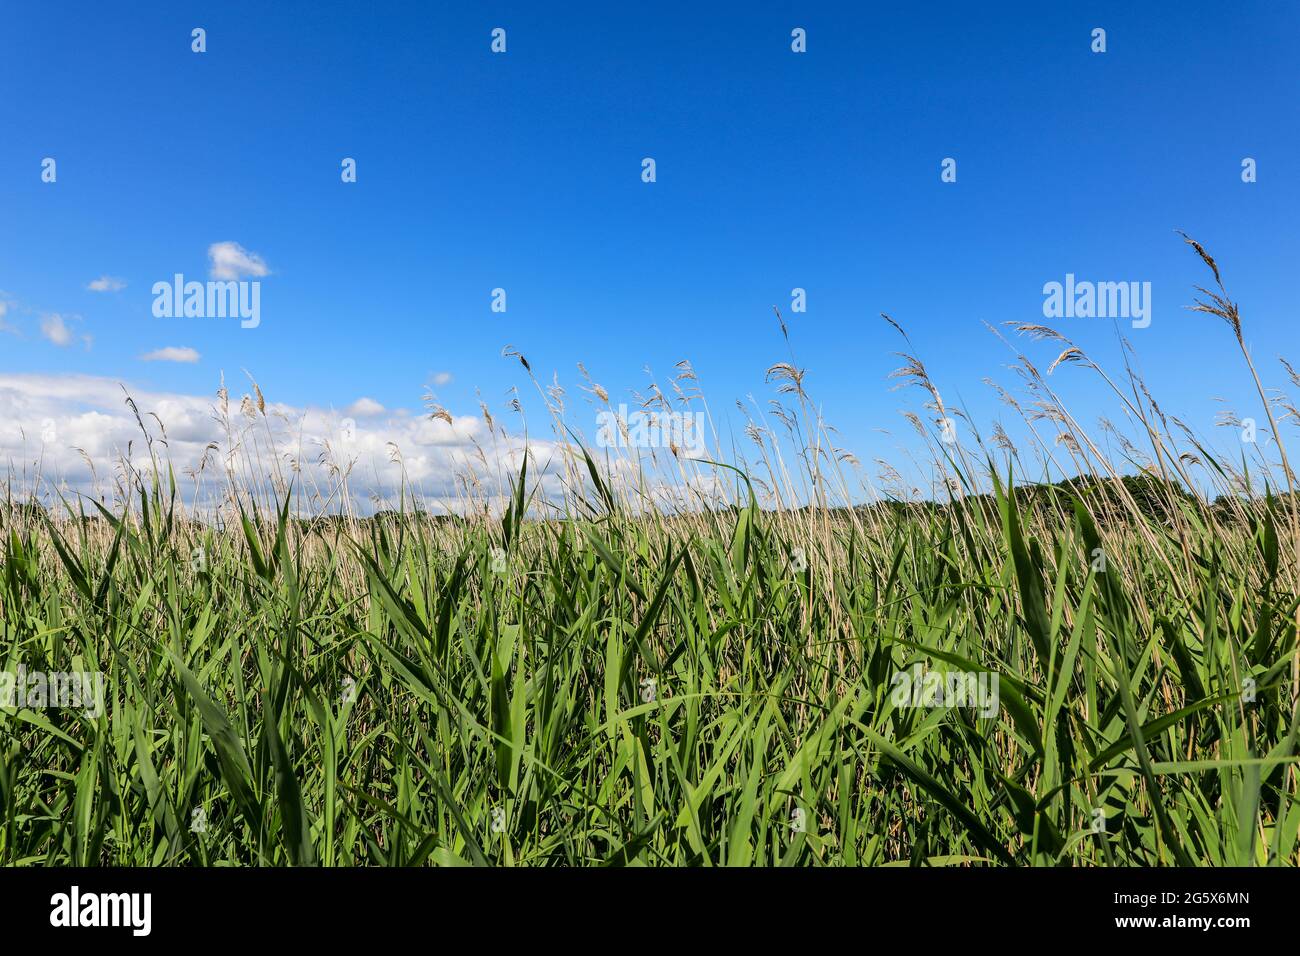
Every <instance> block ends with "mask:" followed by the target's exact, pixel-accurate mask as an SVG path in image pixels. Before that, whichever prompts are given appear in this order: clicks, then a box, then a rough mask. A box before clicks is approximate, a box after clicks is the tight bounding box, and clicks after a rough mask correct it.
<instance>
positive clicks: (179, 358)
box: [140, 345, 199, 363]
mask: <svg viewBox="0 0 1300 956" xmlns="http://www.w3.org/2000/svg"><path fill="white" fill-rule="evenodd" d="M198 360H199V353H198V352H197V351H196V350H194V349H192V348H189V347H188V346H176V345H169V346H167V347H166V348H162V349H154V350H153V351H152V352H146V353H145V354H144V355H141V356H140V361H141V362H189V363H194V362H197V361H198Z"/></svg>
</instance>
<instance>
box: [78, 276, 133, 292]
mask: <svg viewBox="0 0 1300 956" xmlns="http://www.w3.org/2000/svg"><path fill="white" fill-rule="evenodd" d="M86 288H87V289H89V290H90V291H91V292H121V291H122V290H123V289H125V288H126V280H125V279H119V278H117V277H116V276H100V277H99V278H98V279H92V280H91V282H90V283H89V284H88V285H87V286H86Z"/></svg>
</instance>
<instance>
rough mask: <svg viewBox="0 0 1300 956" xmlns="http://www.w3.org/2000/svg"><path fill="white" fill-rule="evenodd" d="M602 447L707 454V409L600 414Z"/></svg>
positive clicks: (622, 410) (624, 408)
mask: <svg viewBox="0 0 1300 956" xmlns="http://www.w3.org/2000/svg"><path fill="white" fill-rule="evenodd" d="M596 428H597V431H596V444H597V446H599V447H600V448H674V449H676V450H677V451H678V452H681V453H682V454H686V455H697V456H702V455H705V454H707V452H708V447H707V446H706V445H705V443H704V413H703V412H671V411H642V410H637V411H633V412H628V410H627V406H626V405H619V406H618V411H602V412H597V413H596Z"/></svg>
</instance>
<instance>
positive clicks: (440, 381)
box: [433, 372, 452, 385]
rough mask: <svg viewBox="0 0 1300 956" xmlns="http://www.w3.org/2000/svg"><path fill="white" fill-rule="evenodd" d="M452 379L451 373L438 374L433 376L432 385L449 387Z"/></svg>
mask: <svg viewBox="0 0 1300 956" xmlns="http://www.w3.org/2000/svg"><path fill="white" fill-rule="evenodd" d="M451 379H452V374H451V372H438V373H437V374H436V375H434V376H433V384H434V385H450V384H451Z"/></svg>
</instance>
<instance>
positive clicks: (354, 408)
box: [345, 396, 384, 418]
mask: <svg viewBox="0 0 1300 956" xmlns="http://www.w3.org/2000/svg"><path fill="white" fill-rule="evenodd" d="M345 411H346V412H347V414H349V415H355V416H357V417H358V418H367V417H369V416H371V415H380V414H382V413H383V411H384V406H383V405H380V404H379V403H378V402H377V401H375V400H374V399H373V398H366V397H365V396H362V397H361V398H358V399H357V400H356V401H355V402H353V403H352V404H351V405H349V406H348V407H347V408H346V409H345Z"/></svg>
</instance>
